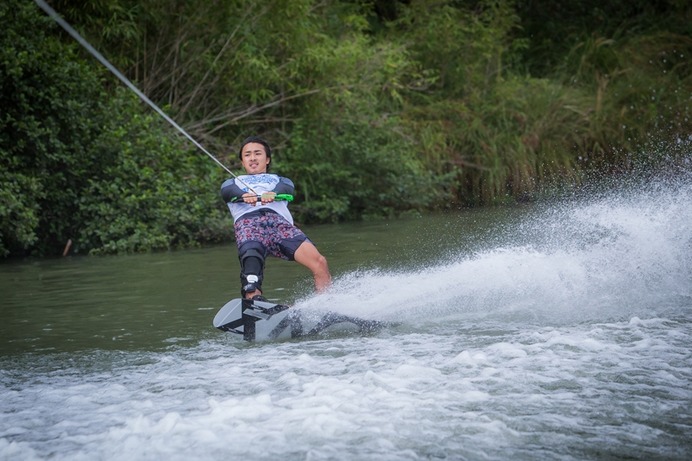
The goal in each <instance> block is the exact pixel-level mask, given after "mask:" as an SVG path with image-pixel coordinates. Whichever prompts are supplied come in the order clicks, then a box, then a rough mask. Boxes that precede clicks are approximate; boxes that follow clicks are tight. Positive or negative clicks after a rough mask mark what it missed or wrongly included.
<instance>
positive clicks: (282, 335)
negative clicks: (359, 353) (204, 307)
mask: <svg viewBox="0 0 692 461" xmlns="http://www.w3.org/2000/svg"><path fill="white" fill-rule="evenodd" d="M212 324H213V325H214V327H216V328H218V329H219V330H222V331H227V332H230V333H235V334H237V335H241V336H242V337H243V339H244V340H246V341H275V340H282V339H290V338H301V337H311V336H318V335H320V334H324V332H325V331H327V330H328V329H329V330H334V329H336V330H356V331H357V332H359V333H361V334H363V333H374V332H377V331H379V330H381V329H382V328H384V327H385V326H386V324H385V323H384V322H380V321H378V320H366V319H361V318H358V317H351V316H348V315H343V314H338V313H335V312H326V313H325V312H322V313H319V314H316V313H315V312H311V313H310V314H309V315H308V314H307V313H305V312H301V310H300V309H295V308H291V307H289V306H286V305H283V304H275V303H272V302H269V301H259V300H250V299H240V298H236V299H232V300H230V301H229V302H227V303H226V304H225V305H224V306H223V307H222V308H221V309H220V310H219V312H217V314H216V316H215V317H214V320H213V322H212Z"/></svg>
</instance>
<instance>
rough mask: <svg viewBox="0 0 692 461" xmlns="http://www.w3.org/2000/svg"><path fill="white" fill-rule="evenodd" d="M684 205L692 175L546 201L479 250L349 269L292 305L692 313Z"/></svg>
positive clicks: (387, 310)
mask: <svg viewBox="0 0 692 461" xmlns="http://www.w3.org/2000/svg"><path fill="white" fill-rule="evenodd" d="M691 203H692V181H691V180H689V179H678V180H677V181H672V182H670V181H669V182H665V181H655V182H651V183H648V184H646V185H645V186H642V187H640V188H639V189H638V190H637V191H631V190H628V191H620V192H609V193H604V194H599V195H598V196H594V197H592V198H590V199H589V200H581V201H579V202H578V203H574V202H572V203H561V204H559V205H551V206H543V207H542V209H540V210H536V211H534V212H532V213H531V214H530V215H528V216H527V217H526V219H525V220H523V221H522V222H520V223H518V225H516V226H514V227H513V228H512V229H511V232H508V233H506V235H505V236H504V237H502V238H498V239H497V240H498V241H499V243H494V244H493V245H494V246H491V247H490V248H488V249H486V250H483V251H479V252H477V253H475V254H458V255H453V256H451V257H450V258H449V259H448V260H446V261H443V262H441V263H440V264H438V265H436V266H430V267H425V268H422V269H416V270H410V269H409V270H401V271H377V270H371V271H359V272H352V273H349V274H346V275H345V276H343V277H340V278H339V279H338V280H337V281H336V283H335V286H334V289H333V290H332V291H331V292H330V293H329V294H326V295H321V296H316V297H313V298H308V299H304V300H302V301H300V302H299V303H298V306H299V307H302V308H307V309H311V308H315V309H317V308H319V307H320V306H325V305H326V306H329V309H331V310H335V311H338V312H342V313H348V314H351V315H358V316H362V317H366V318H378V319H385V320H398V321H403V322H407V323H408V322H410V323H417V322H420V319H421V318H424V319H426V321H432V322H435V321H437V322H450V321H452V322H454V321H457V322H459V321H468V320H471V319H475V320H478V319H486V320H487V319H495V320H499V321H502V322H512V321H518V320H519V321H529V322H538V323H551V324H554V323H565V322H569V323H572V322H583V321H607V320H613V319H622V318H631V317H632V316H640V317H653V316H658V315H664V314H665V315H668V314H671V313H672V315H674V314H675V312H676V311H678V312H679V311H681V310H689V309H692V206H690V204H691ZM486 248H487V245H486ZM435 319H436V320H435Z"/></svg>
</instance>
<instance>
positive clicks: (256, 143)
mask: <svg viewBox="0 0 692 461" xmlns="http://www.w3.org/2000/svg"><path fill="white" fill-rule="evenodd" d="M239 157H240V161H241V162H242V165H243V168H244V169H245V172H246V173H247V174H245V175H240V176H238V177H236V178H232V179H227V180H226V181H224V183H223V184H222V185H221V196H222V197H223V200H224V201H225V202H226V204H227V205H228V209H229V210H230V212H231V215H232V216H233V221H234V231H235V239H236V243H237V245H238V258H239V260H240V281H241V295H242V297H243V298H245V299H256V300H260V301H265V300H266V299H265V298H264V297H263V296H262V281H263V274H264V262H265V259H266V257H267V256H268V255H271V256H275V257H277V258H281V259H285V260H288V261H296V262H298V263H300V264H302V265H303V266H305V267H307V268H308V269H310V271H311V272H312V274H313V277H314V280H315V289H316V290H317V292H322V291H324V290H325V289H326V288H327V287H328V286H329V285H330V284H331V275H330V273H329V267H328V264H327V259H326V258H325V257H324V256H322V255H321V254H320V252H319V251H318V250H317V247H315V245H314V244H313V243H312V242H311V241H310V240H309V239H308V238H307V236H306V235H305V233H303V231H301V230H300V229H298V228H297V227H296V226H295V225H294V224H293V216H292V215H291V213H290V211H289V210H288V201H286V200H277V195H278V194H288V195H290V196H292V195H293V192H294V185H293V182H292V181H291V180H290V179H288V178H284V177H282V176H278V175H275V174H271V173H268V169H269V164H270V163H271V148H270V146H269V144H268V143H267V142H266V141H265V140H264V139H262V138H259V137H256V136H251V137H249V138H247V139H245V140H244V141H243V143H242V145H241V147H240V151H239Z"/></svg>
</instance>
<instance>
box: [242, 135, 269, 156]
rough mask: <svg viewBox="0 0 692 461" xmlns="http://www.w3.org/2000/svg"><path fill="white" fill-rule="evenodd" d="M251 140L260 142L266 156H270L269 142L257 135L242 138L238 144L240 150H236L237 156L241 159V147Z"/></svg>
mask: <svg viewBox="0 0 692 461" xmlns="http://www.w3.org/2000/svg"><path fill="white" fill-rule="evenodd" d="M251 142H256V143H257V144H262V145H263V146H264V151H265V152H266V153H267V158H272V148H271V147H269V143H268V142H267V141H265V140H264V139H262V138H260V137H259V136H250V137H248V138H245V140H243V143H242V144H241V145H240V150H239V151H238V158H239V159H240V160H242V159H243V149H244V148H245V146H247V145H248V144H250V143H251Z"/></svg>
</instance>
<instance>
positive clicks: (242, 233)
mask: <svg viewBox="0 0 692 461" xmlns="http://www.w3.org/2000/svg"><path fill="white" fill-rule="evenodd" d="M233 228H234V230H235V240H236V243H237V244H238V248H240V247H241V245H243V244H244V243H247V242H250V241H254V242H259V243H261V244H262V245H263V246H264V247H265V248H266V249H267V252H268V253H269V254H270V255H272V256H275V257H277V258H281V259H285V260H287V261H293V259H294V256H293V255H294V254H295V252H296V250H297V249H298V247H299V246H300V245H301V244H302V243H303V242H304V241H305V240H308V238H307V237H306V235H305V234H304V233H303V231H301V230H300V229H298V228H297V227H296V226H294V225H293V224H291V223H289V222H288V221H286V219H284V217H283V216H281V215H279V214H278V213H274V212H273V211H258V212H252V213H249V214H247V215H245V216H242V217H241V218H239V219H238V220H237V221H236V222H235V224H234V226H233Z"/></svg>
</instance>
